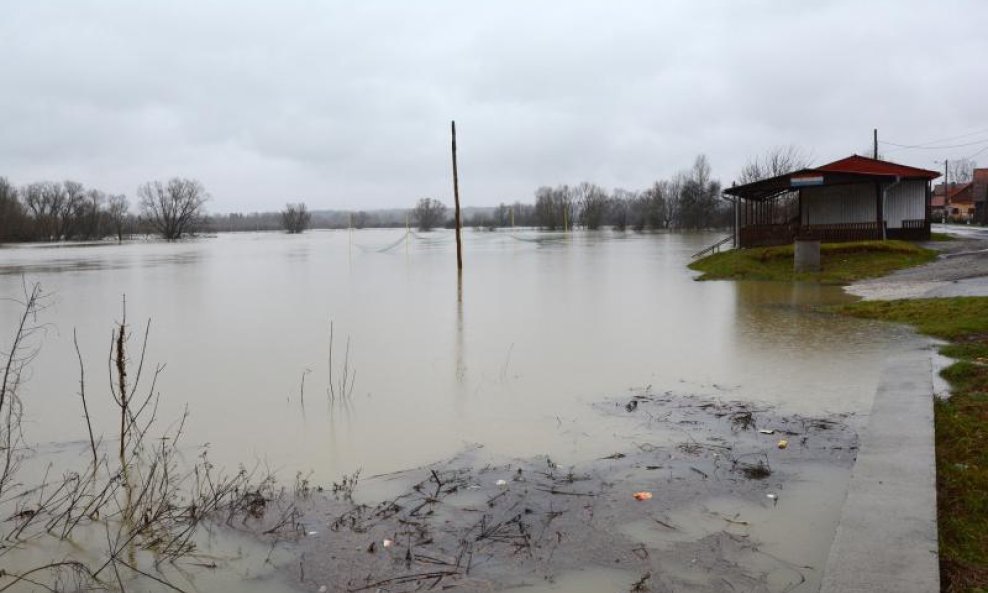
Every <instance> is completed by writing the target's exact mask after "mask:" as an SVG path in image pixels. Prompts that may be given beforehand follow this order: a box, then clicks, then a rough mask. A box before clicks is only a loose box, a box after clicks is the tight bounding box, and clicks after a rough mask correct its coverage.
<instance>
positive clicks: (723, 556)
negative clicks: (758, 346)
mask: <svg viewBox="0 0 988 593" xmlns="http://www.w3.org/2000/svg"><path fill="white" fill-rule="evenodd" d="M632 401H634V402H637V403H636V406H635V409H636V410H637V411H638V412H639V413H638V414H635V415H633V416H628V415H626V414H625V412H626V406H625V403H626V402H627V400H624V401H621V402H617V405H615V402H604V403H601V404H600V406H599V409H600V410H601V411H603V412H604V413H606V414H620V415H621V417H623V418H626V419H627V420H626V422H628V423H629V426H628V432H629V434H634V435H635V437H636V438H637V442H634V441H633V442H632V445H630V446H629V448H628V449H627V450H624V451H620V452H618V453H620V454H617V453H616V454H613V455H609V456H607V457H604V458H597V459H591V460H588V461H586V462H584V463H581V464H577V465H573V466H566V465H564V464H560V463H557V462H555V461H554V460H553V459H551V458H550V457H547V456H546V457H533V458H527V459H510V460H505V459H500V458H497V457H495V456H492V455H489V454H488V453H487V452H486V451H485V450H484V449H483V448H482V447H477V448H471V449H468V450H466V451H463V452H461V453H460V454H458V455H457V456H456V457H454V458H453V459H451V460H448V461H444V462H439V463H436V464H433V465H429V466H425V467H420V468H415V469H410V470H407V471H401V472H397V473H393V474H388V475H386V476H378V477H373V478H369V479H367V480H364V481H362V482H361V483H360V489H359V492H352V493H351V494H352V496H351V497H350V498H346V497H340V496H333V495H332V493H330V492H326V493H318V492H317V493H315V494H314V495H313V496H312V497H310V499H309V506H308V507H307V508H306V510H305V514H304V518H303V519H302V521H303V522H304V523H305V524H306V525H307V526H310V527H311V528H312V529H320V530H323V529H329V530H330V531H331V532H332V533H331V534H330V535H329V536H328V537H320V538H305V539H303V540H301V541H300V542H299V543H298V546H299V548H300V550H299V552H300V553H304V558H305V559H306V560H305V561H304V562H305V564H306V566H305V573H306V574H307V575H308V579H309V582H323V583H330V582H331V583H333V585H332V586H331V587H330V590H333V591H347V592H354V591H387V592H393V593H399V592H405V591H417V590H429V589H436V590H445V589H453V590H461V591H497V590H504V589H509V588H514V587H522V586H526V585H531V584H533V583H538V582H543V581H544V580H546V579H554V578H556V577H558V576H560V575H561V574H563V573H565V572H567V571H573V570H581V569H586V568H589V567H594V566H599V567H610V568H613V567H615V566H620V567H621V568H622V569H623V570H629V571H636V574H637V575H642V576H641V577H640V578H639V580H638V581H636V582H635V583H634V584H633V585H632V588H631V590H632V591H648V590H655V591H665V590H682V589H689V590H691V591H711V592H712V591H721V590H723V587H724V583H725V582H726V583H732V584H733V585H734V586H735V587H738V589H737V590H745V591H753V592H762V593H766V592H767V591H769V590H770V588H769V586H768V584H767V583H769V582H770V579H769V575H770V574H777V573H778V572H780V571H782V572H784V571H790V572H791V571H792V570H791V566H790V563H788V562H785V561H782V560H774V559H772V558H771V557H770V555H767V554H765V553H764V552H762V551H761V550H760V549H759V542H758V541H757V540H756V539H754V538H753V537H752V535H751V532H750V531H749V530H750V529H751V528H752V527H753V525H752V524H751V518H750V517H748V516H740V515H737V514H735V513H734V512H731V513H718V514H716V515H715V516H716V517H719V518H720V519H722V521H715V522H713V523H712V525H713V527H711V528H710V530H709V531H706V532H696V529H697V528H696V526H694V525H691V524H690V523H689V522H688V521H689V520H687V519H685V517H689V516H690V515H689V512H688V511H687V509H689V508H691V507H694V506H695V505H696V503H697V501H698V500H705V499H707V498H710V499H730V500H737V501H739V504H744V503H745V501H747V503H746V504H749V505H756V506H764V505H763V503H761V502H756V501H764V500H765V499H766V498H767V499H768V500H771V501H772V502H773V504H777V503H778V495H777V494H776V492H778V491H780V490H781V489H783V488H785V487H786V484H787V483H789V482H790V481H792V480H795V479H798V478H799V477H800V475H801V471H802V469H803V468H804V467H805V466H806V464H808V463H812V464H814V465H817V466H819V465H829V466H836V467H839V468H842V469H843V470H847V471H849V468H850V466H851V465H852V464H853V461H854V455H853V453H854V449H855V447H856V444H857V436H856V434H855V432H854V431H853V430H852V429H851V428H850V427H849V426H848V425H847V424H846V423H845V422H842V421H841V419H840V418H839V417H837V418H836V419H834V418H828V419H826V422H818V421H817V419H809V418H804V417H801V416H785V415H780V414H777V413H774V412H773V411H772V410H767V409H755V408H754V407H752V406H750V405H747V404H743V403H736V402H735V403H732V402H723V401H713V400H702V399H699V398H695V397H690V396H683V395H676V394H673V393H669V392H667V393H665V394H662V395H651V394H646V395H645V396H636V397H635V399H633V400H632ZM656 419H661V420H656ZM759 423H761V424H762V425H769V426H773V427H774V430H777V431H778V432H781V433H783V434H787V435H789V434H790V433H791V434H794V435H799V438H800V439H801V440H800V443H801V446H800V447H797V448H793V449H790V450H789V451H787V452H786V454H784V455H783V454H781V452H780V451H779V449H778V448H777V447H776V446H775V445H776V443H774V442H772V441H767V440H766V439H763V438H759V435H760V433H759V432H758V431H757V430H755V428H754V427H756V426H757V425H758V424H759ZM669 434H673V435H676V434H679V435H683V436H684V437H685V440H683V441H678V442H677V440H676V439H675V438H674V439H672V440H670V439H669V436H668V435H669ZM507 475H510V476H511V478H510V480H508V479H505V478H504V477H496V476H507ZM509 483H510V488H508V487H507V486H508V484H509ZM376 485H379V486H380V488H381V490H382V491H388V492H395V491H396V490H397V491H399V492H401V494H399V495H397V496H391V497H389V498H385V499H380V500H378V499H375V498H374V496H373V492H374V490H375V486H376ZM396 486H397V488H396ZM629 492H632V493H633V494H632V495H631V496H629V495H628V493H629ZM643 501H650V502H649V504H648V505H646V506H642V505H640V503H641V502H643ZM643 511H644V515H645V516H644V517H643ZM642 521H644V522H645V523H644V525H645V527H642V528H641V529H645V530H646V531H645V533H648V537H647V538H644V539H642V538H640V537H637V536H632V535H629V534H630V533H635V531H634V530H630V531H629V530H628V529H626V528H625V527H627V526H629V525H638V524H640V523H641V522H642ZM738 529H743V530H744V533H741V534H739V533H737V530H738ZM694 532H696V533H694ZM378 542H381V543H379V544H378ZM375 544H378V545H375ZM656 550H660V551H661V553H652V552H653V551H656ZM696 571H701V572H702V574H704V575H708V576H709V578H706V577H705V579H706V580H705V581H704V582H703V583H700V584H698V583H697V582H694V581H695V578H694V577H691V574H696ZM797 572H798V573H799V574H796V572H793V575H794V576H793V579H794V581H793V582H794V583H795V582H800V581H801V579H805V576H804V574H803V573H804V572H805V571H803V570H802V569H801V571H797ZM288 573H290V571H287V572H286V576H289V574H288ZM773 578H775V577H773Z"/></svg>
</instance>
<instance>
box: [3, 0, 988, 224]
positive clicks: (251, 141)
mask: <svg viewBox="0 0 988 593" xmlns="http://www.w3.org/2000/svg"><path fill="white" fill-rule="evenodd" d="M3 11H4V14H3V17H4V18H2V19H0V81H2V83H3V84H2V86H3V88H4V91H3V92H0V130H2V134H0V175H7V176H8V177H10V178H11V179H12V180H13V181H15V182H16V183H26V182H28V181H32V180H35V179H42V178H53V179H59V178H64V177H70V176H71V177H75V178H78V179H80V180H82V181H84V182H85V183H87V184H88V185H93V186H97V187H102V188H105V189H107V190H109V191H114V192H126V193H129V194H132V193H133V191H134V188H135V187H136V186H137V184H138V183H141V182H143V181H146V180H148V179H152V178H162V177H167V176H170V175H184V176H194V177H198V178H199V179H201V180H202V181H203V183H204V184H205V185H206V186H207V188H209V190H210V191H211V193H212V194H213V195H214V197H215V201H214V203H213V204H212V208H213V209H214V210H219V211H226V210H241V209H242V210H257V209H275V208H278V207H279V206H280V205H281V204H282V203H283V202H285V201H286V200H289V199H291V200H305V201H307V202H309V204H310V207H312V208H332V207H354V208H374V207H389V206H402V205H408V204H411V203H413V202H414V200H415V199H417V198H418V197H421V196H425V195H430V196H435V197H438V198H440V199H445V200H448V198H449V194H450V188H449V185H450V180H449V175H450V173H449V152H448V151H449V137H448V126H449V120H450V119H456V120H457V123H458V127H459V130H460V136H461V137H460V146H461V169H462V174H463V179H462V182H463V188H464V194H465V199H466V200H467V201H468V202H470V203H473V204H494V203H496V202H497V201H501V200H514V199H522V200H529V199H531V195H532V192H533V191H534V189H535V188H536V187H537V186H538V185H541V184H555V183H576V182H579V181H582V180H592V181H596V182H599V183H601V184H603V185H606V186H610V187H617V186H620V187H627V188H641V187H644V186H646V185H648V184H649V183H650V182H651V181H653V180H655V179H657V178H660V177H664V176H668V175H670V174H673V173H674V172H675V171H677V170H679V169H681V168H684V167H686V166H688V165H689V164H690V162H691V161H692V159H693V157H694V156H695V155H696V154H698V153H700V152H704V153H707V154H708V155H709V157H710V160H711V163H712V164H713V167H714V173H715V175H717V176H719V177H720V178H721V179H722V181H723V182H725V183H729V182H730V179H731V178H732V177H733V175H734V174H735V173H736V171H737V170H738V169H739V168H740V167H741V165H742V164H743V163H744V161H745V160H746V159H747V158H748V157H749V156H751V155H753V154H756V153H759V152H761V151H764V150H766V149H768V148H770V147H772V146H776V145H780V144H789V143H793V144H797V145H801V146H803V147H805V148H806V149H808V150H811V151H812V152H813V153H814V154H815V155H816V156H817V157H818V158H819V159H820V160H825V159H828V158H837V157H840V156H844V155H846V154H847V153H850V152H855V151H861V150H863V149H864V148H865V147H866V146H867V145H868V142H869V140H870V131H871V128H872V127H879V128H880V129H881V131H882V136H883V138H887V139H890V140H894V141H897V142H903V143H916V142H922V141H927V140H932V139H936V138H940V137H945V136H950V135H952V134H962V133H965V132H968V131H971V130H975V129H979V128H984V127H986V126H985V125H984V122H985V121H986V117H985V115H986V114H985V107H984V105H985V102H984V100H983V96H984V94H985V90H986V89H985V83H984V81H983V76H982V74H983V66H982V59H981V58H982V56H984V55H988V38H986V37H985V36H984V35H982V34H980V32H979V31H978V30H977V27H978V23H983V22H984V21H985V20H986V17H988V6H986V5H984V4H983V3H982V2H978V1H977V0H968V1H962V0H956V1H952V2H936V3H935V2H925V1H919V0H916V1H902V2H876V3H868V4H864V3H861V2H854V1H850V0H834V1H827V2H768V1H763V2H728V1H726V0H725V1H708V2H687V1H679V2H662V3H656V2H644V1H642V2H632V1H624V2H621V1H618V2H542V3H532V2H497V3H476V2H451V1H445V2H414V3H409V2H386V1H381V2H354V3H344V2H315V1H304V0H296V1H291V2H279V3H270V2H267V3H265V2H232V1H230V2H208V3H206V2H192V1H176V2H141V3H134V2H124V1H122V0H117V1H103V2H97V1H69V0H61V1H53V2H45V3H39V2H31V1H29V0H8V2H6V3H5V6H4V8H3ZM948 30H949V31H950V32H951V34H950V35H942V34H941V33H942V32H943V31H948ZM985 137H986V138H988V134H986V135H985ZM886 148H888V149H889V150H888V155H889V157H890V158H898V159H901V160H903V161H905V162H908V163H910V164H915V165H919V166H933V164H932V161H933V160H934V159H938V158H944V157H949V158H956V157H959V156H966V155H967V154H969V153H970V152H971V151H966V152H965V151H964V150H958V151H954V152H950V151H944V152H943V154H940V153H937V154H933V153H931V152H930V151H917V150H912V151H906V150H900V151H895V150H893V149H892V147H886ZM975 148H977V147H975ZM983 160H984V161H988V158H984V159H983Z"/></svg>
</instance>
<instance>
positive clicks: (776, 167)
mask: <svg viewBox="0 0 988 593" xmlns="http://www.w3.org/2000/svg"><path fill="white" fill-rule="evenodd" d="M809 166H810V159H809V156H807V154H806V152H805V151H804V150H803V149H801V148H799V147H798V146H794V145H792V144H789V145H787V146H777V147H775V148H773V149H771V150H769V151H767V152H766V153H765V154H762V155H759V156H756V157H752V158H751V159H749V160H748V162H747V163H746V164H745V166H744V167H742V168H741V174H740V175H738V178H737V183H738V185H744V184H746V183H751V182H753V181H761V180H762V179H769V178H771V177H777V176H779V175H785V174H786V173H792V172H793V171H798V170H799V169H805V168H806V167H809Z"/></svg>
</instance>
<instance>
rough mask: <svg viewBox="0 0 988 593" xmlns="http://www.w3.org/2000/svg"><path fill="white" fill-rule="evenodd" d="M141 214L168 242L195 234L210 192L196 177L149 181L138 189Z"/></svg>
mask: <svg viewBox="0 0 988 593" xmlns="http://www.w3.org/2000/svg"><path fill="white" fill-rule="evenodd" d="M137 197H139V198H140V199H141V214H142V216H143V217H144V218H145V220H147V222H148V224H150V225H151V227H152V228H153V229H154V231H155V232H156V233H158V234H159V235H161V236H162V238H164V239H166V240H168V241H175V240H177V239H181V238H182V236H183V235H186V234H190V233H194V232H195V230H196V228H197V227H198V226H199V224H200V223H201V221H202V219H203V217H204V215H205V213H206V212H205V210H206V202H207V201H209V194H208V193H206V189H205V188H204V187H203V186H202V184H201V183H199V182H198V181H196V180H194V179H182V178H179V177H175V178H173V179H170V180H169V181H168V183H167V184H163V183H161V182H160V181H150V182H148V183H145V184H144V185H142V186H140V187H138V188H137Z"/></svg>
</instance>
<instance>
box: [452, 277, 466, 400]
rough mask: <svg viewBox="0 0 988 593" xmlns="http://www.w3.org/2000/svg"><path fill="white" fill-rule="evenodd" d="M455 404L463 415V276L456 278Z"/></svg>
mask: <svg viewBox="0 0 988 593" xmlns="http://www.w3.org/2000/svg"><path fill="white" fill-rule="evenodd" d="M454 347H455V348H456V387H455V389H454V391H455V392H456V402H455V409H456V411H457V413H458V414H460V415H463V405H464V404H465V403H466V398H467V364H466V352H465V347H464V344H463V274H462V273H460V274H457V278H456V343H455V345H454Z"/></svg>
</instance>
